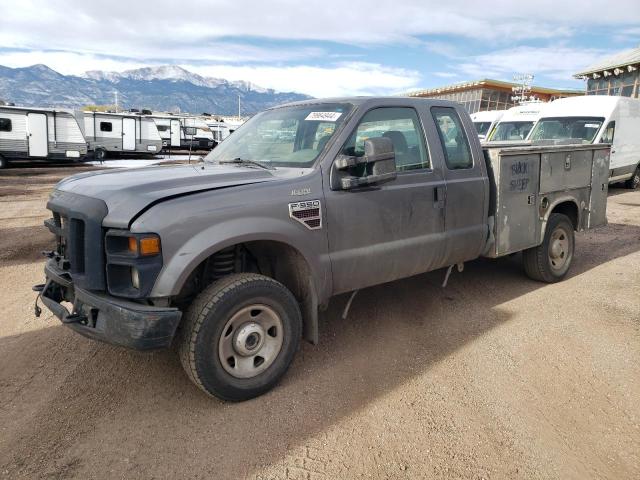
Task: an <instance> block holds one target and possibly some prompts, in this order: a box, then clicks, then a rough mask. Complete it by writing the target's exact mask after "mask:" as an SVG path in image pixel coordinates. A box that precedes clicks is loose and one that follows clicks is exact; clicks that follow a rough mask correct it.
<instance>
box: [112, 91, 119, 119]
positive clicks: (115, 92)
mask: <svg viewBox="0 0 640 480" xmlns="http://www.w3.org/2000/svg"><path fill="white" fill-rule="evenodd" d="M113 93H114V95H115V96H116V113H118V91H117V90H114V91H113Z"/></svg>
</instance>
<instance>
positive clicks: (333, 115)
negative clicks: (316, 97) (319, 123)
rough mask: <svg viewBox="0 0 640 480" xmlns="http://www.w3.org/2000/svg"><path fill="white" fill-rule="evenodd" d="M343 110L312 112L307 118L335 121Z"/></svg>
mask: <svg viewBox="0 0 640 480" xmlns="http://www.w3.org/2000/svg"><path fill="white" fill-rule="evenodd" d="M340 115H342V112H311V113H309V115H307V118H305V120H312V121H313V120H324V121H325V122H335V121H336V120H338V119H339V118H340Z"/></svg>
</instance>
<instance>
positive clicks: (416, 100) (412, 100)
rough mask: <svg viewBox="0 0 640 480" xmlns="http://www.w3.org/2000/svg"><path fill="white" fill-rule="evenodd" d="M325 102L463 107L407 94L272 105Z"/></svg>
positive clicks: (286, 105)
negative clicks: (406, 95)
mask: <svg viewBox="0 0 640 480" xmlns="http://www.w3.org/2000/svg"><path fill="white" fill-rule="evenodd" d="M324 103H350V104H352V105H356V106H361V105H366V104H381V105H387V106H391V105H393V104H394V103H396V104H398V103H405V104H406V103H408V104H426V105H443V106H444V105H446V106H459V107H462V105H461V104H459V103H457V102H452V101H450V100H441V99H438V98H420V97H405V96H397V97H370V96H362V97H334V98H310V99H307V100H299V101H297V102H290V103H285V104H282V105H277V106H275V107H272V109H275V108H282V107H293V106H299V105H321V104H324Z"/></svg>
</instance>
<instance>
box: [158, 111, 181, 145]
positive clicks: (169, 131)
mask: <svg viewBox="0 0 640 480" xmlns="http://www.w3.org/2000/svg"><path fill="white" fill-rule="evenodd" d="M150 118H152V119H153V121H154V122H155V124H156V128H157V129H158V134H159V135H160V138H161V139H162V147H163V148H181V140H182V126H181V124H180V118H179V117H173V116H170V115H169V116H158V115H153V116H151V117H150Z"/></svg>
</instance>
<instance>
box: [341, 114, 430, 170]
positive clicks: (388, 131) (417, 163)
mask: <svg viewBox="0 0 640 480" xmlns="http://www.w3.org/2000/svg"><path fill="white" fill-rule="evenodd" d="M376 137H386V138H388V139H389V140H391V143H393V150H394V153H395V156H396V168H397V170H398V171H401V172H402V171H409V170H420V169H426V168H431V163H430V161H429V153H428V151H427V148H426V147H425V142H424V134H423V133H422V126H421V125H420V121H419V120H418V114H417V113H416V111H415V110H414V109H413V108H408V107H381V108H375V109H373V110H370V111H368V112H367V113H366V114H365V115H364V117H362V120H360V123H359V124H358V126H357V127H356V129H355V131H354V132H353V133H352V134H351V137H350V138H349V140H348V141H347V143H346V144H345V145H344V147H343V148H342V153H343V154H345V155H349V156H356V157H361V156H363V155H364V141H365V140H367V139H369V138H376Z"/></svg>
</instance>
